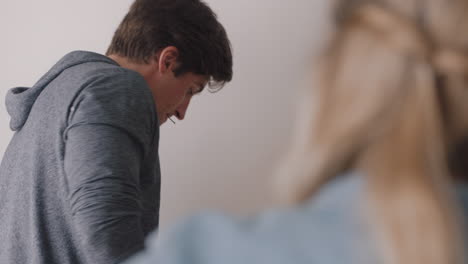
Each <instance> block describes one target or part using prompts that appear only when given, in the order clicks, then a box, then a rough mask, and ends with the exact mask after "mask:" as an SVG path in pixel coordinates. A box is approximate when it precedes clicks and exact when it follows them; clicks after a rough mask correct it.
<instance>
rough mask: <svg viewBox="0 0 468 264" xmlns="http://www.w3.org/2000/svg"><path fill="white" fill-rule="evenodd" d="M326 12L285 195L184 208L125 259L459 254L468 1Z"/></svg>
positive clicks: (465, 199) (396, 260)
mask: <svg viewBox="0 0 468 264" xmlns="http://www.w3.org/2000/svg"><path fill="white" fill-rule="evenodd" d="M334 19H335V21H334V22H335V23H334V25H335V28H334V33H333V35H332V37H331V39H330V41H329V42H328V44H327V46H326V50H325V52H324V53H323V54H322V56H321V57H320V59H319V63H318V65H317V66H318V67H317V68H316V69H314V76H315V78H314V79H315V80H316V83H315V84H314V85H313V89H310V92H309V94H308V97H306V98H307V102H306V104H305V105H304V106H303V108H302V113H301V115H302V116H305V118H303V119H302V120H301V125H300V129H299V131H298V133H297V134H298V136H297V137H296V138H295V143H294V144H293V147H292V148H291V151H290V154H289V156H288V159H287V162H286V165H285V166H283V167H282V169H281V170H280V171H281V173H280V174H281V181H280V183H281V184H279V186H280V190H281V197H282V198H283V200H284V201H287V202H289V206H288V207H286V208H284V209H279V210H271V211H269V212H266V213H263V214H261V215H259V216H258V217H257V218H254V219H250V220H243V221H238V222H236V221H234V220H230V219H229V218H227V217H223V216H221V215H217V214H204V215H200V216H196V217H193V218H191V219H189V220H187V221H186V222H184V223H182V224H181V225H179V226H178V227H176V228H175V229H174V230H173V231H172V232H170V233H168V234H162V235H161V236H160V237H159V238H158V239H161V240H160V241H157V242H156V238H155V237H153V239H152V240H151V241H149V249H148V250H147V251H146V252H144V253H142V254H140V255H138V256H137V257H135V258H134V259H132V260H131V261H130V262H129V263H132V264H144V263H165V264H168V263H174V264H176V263H177V264H182V263H206V264H211V263H223V264H226V263H236V264H239V263H269V264H271V263H329V264H335V263H384V264H442V263H443V264H451V263H452V264H458V263H460V264H461V263H468V262H465V261H466V258H465V256H464V251H465V250H466V249H467V246H466V244H465V242H464V241H465V240H466V238H467V236H466V235H465V223H466V222H467V218H466V215H468V188H467V187H465V186H464V184H463V179H464V178H466V177H467V176H468V174H467V171H468V170H467V169H466V167H467V165H466V164H468V155H466V154H467V153H468V152H467V151H466V150H467V149H468V144H467V143H466V142H468V140H467V139H468V85H467V82H468V34H466V32H465V31H466V29H467V28H468V0H381V1H378V0H375V1H371V0H368V1H364V0H341V1H337V3H336V5H335V6H334Z"/></svg>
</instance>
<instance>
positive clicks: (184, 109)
mask: <svg viewBox="0 0 468 264" xmlns="http://www.w3.org/2000/svg"><path fill="white" fill-rule="evenodd" d="M189 104H190V98H187V99H185V100H184V101H183V102H182V104H181V105H180V106H179V107H178V108H177V109H176V111H175V115H176V117H177V119H179V120H184V118H185V113H187V109H188V106H189Z"/></svg>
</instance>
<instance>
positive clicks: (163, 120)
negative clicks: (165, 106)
mask: <svg viewBox="0 0 468 264" xmlns="http://www.w3.org/2000/svg"><path fill="white" fill-rule="evenodd" d="M166 121H167V117H166V116H163V117H161V118H159V126H162V125H163V124H164V123H166Z"/></svg>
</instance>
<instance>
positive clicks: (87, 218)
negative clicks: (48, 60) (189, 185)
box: [0, 51, 160, 264]
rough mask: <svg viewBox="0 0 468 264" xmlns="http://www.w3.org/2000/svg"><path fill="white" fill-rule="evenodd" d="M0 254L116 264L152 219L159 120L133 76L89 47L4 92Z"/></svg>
mask: <svg viewBox="0 0 468 264" xmlns="http://www.w3.org/2000/svg"><path fill="white" fill-rule="evenodd" d="M6 105H7V110H8V113H9V114H10V116H11V121H10V128H11V129H12V130H14V131H15V134H14V136H13V138H12V140H11V142H10V144H9V146H8V148H7V150H6V152H5V155H4V157H3V160H2V163H1V166H0V241H1V242H0V263H1V264H8V263H12V264H13V263H14V264H18V263H22V264H23V263H34V264H41V263H44V264H45V263H47V264H52V263H60V264H66V263H92V264H97V263H118V262H120V261H121V260H123V259H125V258H127V257H128V256H129V255H131V254H133V253H135V252H136V251H138V250H140V249H142V248H143V244H144V239H145V237H146V235H147V234H148V233H149V232H150V231H152V230H154V229H155V228H156V227H157V225H158V216H159V215H158V211H159V195H160V168H159V158H158V141H159V127H158V120H157V115H156V108H155V104H154V101H153V97H152V94H151V91H150V90H149V87H148V86H147V84H146V82H145V80H144V79H143V77H142V76H141V75H139V74H138V73H136V72H133V71H131V70H128V69H124V68H122V67H120V66H119V65H118V64H117V63H116V62H114V61H113V60H111V59H109V58H107V57H105V56H102V55H99V54H96V53H91V52H84V51H75V52H72V53H70V54H68V55H66V56H65V57H64V58H62V59H61V60H60V61H59V62H58V63H57V64H56V65H55V66H54V67H53V68H52V69H51V70H50V71H49V72H48V73H47V74H45V75H44V76H43V77H42V78H41V79H40V80H39V81H38V82H37V83H36V84H35V85H34V86H33V87H32V88H24V87H18V88H13V89H11V90H10V91H9V92H8V94H7V98H6Z"/></svg>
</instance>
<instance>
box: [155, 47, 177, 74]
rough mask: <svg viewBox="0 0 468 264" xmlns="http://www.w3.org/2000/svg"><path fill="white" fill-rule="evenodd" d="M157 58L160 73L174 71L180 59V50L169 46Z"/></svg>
mask: <svg viewBox="0 0 468 264" xmlns="http://www.w3.org/2000/svg"><path fill="white" fill-rule="evenodd" d="M158 53H159V56H158V57H157V62H158V69H159V72H160V73H166V72H167V71H174V70H175V69H176V66H177V59H178V58H179V50H178V49H177V48H176V47H174V46H168V47H165V48H164V49H162V50H161V51H160V52H158Z"/></svg>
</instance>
